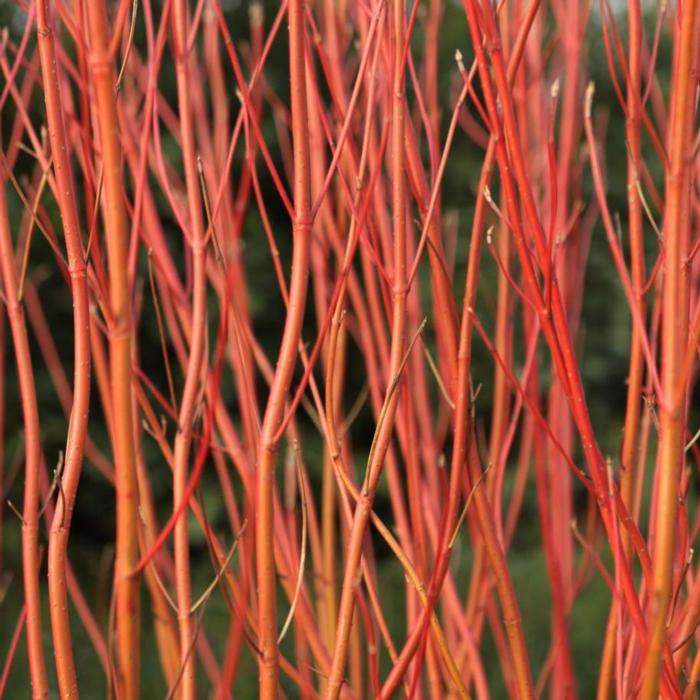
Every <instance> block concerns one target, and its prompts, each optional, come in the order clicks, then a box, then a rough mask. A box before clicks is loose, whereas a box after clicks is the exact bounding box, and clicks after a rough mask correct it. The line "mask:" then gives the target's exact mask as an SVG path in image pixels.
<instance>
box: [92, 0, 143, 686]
mask: <svg viewBox="0 0 700 700" xmlns="http://www.w3.org/2000/svg"><path fill="white" fill-rule="evenodd" d="M87 8H88V12H87V15H88V27H89V33H90V64H91V68H92V77H93V80H94V84H95V100H96V104H95V120H96V123H97V128H98V129H99V140H100V144H101V147H102V172H103V212H104V225H105V233H106V241H107V260H108V268H109V297H110V318H109V325H108V330H109V361H110V384H111V386H110V389H111V392H112V400H111V404H112V411H113V413H112V415H113V451H114V466H115V475H116V498H117V533H116V562H115V572H114V578H115V582H114V585H115V599H116V603H115V615H116V630H117V650H118V655H119V658H118V678H117V682H118V688H117V692H118V694H119V697H123V698H128V699H131V698H138V697H139V661H140V645H139V636H140V634H139V627H140V622H139V620H140V605H139V577H138V575H136V574H134V573H133V570H134V568H135V566H136V563H137V560H138V520H137V518H138V482H137V474H136V450H135V445H134V432H133V430H134V421H133V388H132V368H131V359H132V358H131V344H132V341H131V334H132V318H131V299H130V294H129V285H128V275H127V245H128V226H127V220H126V212H125V210H124V190H123V184H122V156H121V147H120V143H119V122H118V118H117V106H116V97H115V93H116V89H115V84H116V77H115V73H114V66H113V65H112V59H111V56H110V53H109V38H108V37H109V34H108V27H107V9H106V6H105V2H104V1H102V2H98V1H97V0H95V1H94V2H89V3H87Z"/></svg>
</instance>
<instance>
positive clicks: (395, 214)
mask: <svg viewBox="0 0 700 700" xmlns="http://www.w3.org/2000/svg"><path fill="white" fill-rule="evenodd" d="M392 9H393V12H392V17H393V62H392V70H393V75H392V92H391V97H392V102H391V139H392V140H391V178H392V198H391V201H392V224H393V234H394V235H393V239H394V250H393V254H394V259H393V263H394V269H393V309H392V312H393V317H392V325H391V351H390V359H389V386H388V388H387V394H386V398H385V402H384V406H383V407H382V413H381V414H380V418H379V422H378V425H377V432H376V433H375V436H374V444H373V446H372V449H371V450H370V457H369V461H368V464H367V472H366V475H365V480H364V484H363V487H362V491H361V494H360V499H359V501H358V503H357V507H356V510H355V515H354V518H353V522H352V529H351V531H350V539H349V543H348V551H347V556H346V562H345V572H344V575H343V587H342V592H341V598H340V605H339V612H338V624H337V631H336V641H335V648H334V650H333V662H332V665H331V671H330V676H329V679H328V692H327V697H328V698H329V700H330V699H333V700H335V699H336V698H337V697H338V696H339V694H340V688H341V686H342V683H343V674H344V671H345V664H346V659H347V652H348V639H349V636H350V629H351V625H352V618H353V611H354V603H355V591H354V587H355V581H356V576H357V569H358V566H359V565H360V559H361V556H362V546H363V542H364V535H365V529H366V527H367V523H368V521H369V517H370V514H371V512H372V504H373V501H374V495H375V491H376V487H377V482H378V481H379V477H380V475H381V471H382V466H383V464H384V458H385V455H386V453H387V450H388V448H389V443H390V442H391V437H392V434H393V430H394V418H395V415H396V409H397V407H398V403H399V396H400V389H399V387H400V370H401V366H402V363H403V361H404V357H403V355H404V347H405V335H406V277H407V271H406V184H405V151H404V148H405V147H404V139H405V123H404V120H405V115H406V104H405V95H404V62H403V52H404V43H405V38H404V37H405V29H404V24H405V6H404V2H403V0H394V1H393V3H392Z"/></svg>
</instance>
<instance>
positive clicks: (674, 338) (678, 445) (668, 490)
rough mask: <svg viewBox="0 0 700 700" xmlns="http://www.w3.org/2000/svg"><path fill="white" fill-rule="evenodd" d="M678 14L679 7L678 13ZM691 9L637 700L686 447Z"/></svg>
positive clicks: (653, 683) (668, 227) (655, 652)
mask: <svg viewBox="0 0 700 700" xmlns="http://www.w3.org/2000/svg"><path fill="white" fill-rule="evenodd" d="M678 9H679V12H681V6H680V5H679V7H678ZM699 14H700V13H699V12H698V3H697V2H696V0H685V2H683V5H682V13H681V16H680V17H679V18H678V19H679V21H678V23H677V27H678V29H677V31H678V32H679V36H678V43H677V53H676V55H675V56H674V64H675V66H674V67H675V71H674V74H673V79H672V80H673V82H672V86H671V98H670V102H671V104H670V122H669V129H670V131H669V156H670V158H669V160H670V163H669V170H668V172H667V174H666V209H665V216H664V225H663V240H664V249H665V257H664V260H665V272H664V280H663V302H662V303H663V318H662V333H661V353H662V355H661V383H662V390H663V395H664V396H663V398H664V401H663V405H662V406H661V415H660V421H661V434H660V437H659V467H658V477H657V478H658V487H657V488H658V491H657V501H656V518H655V523H654V580H653V589H652V591H651V598H650V605H651V615H652V617H651V625H650V634H649V643H648V646H647V649H646V658H645V661H644V669H643V678H644V679H643V684H642V690H641V694H640V698H641V699H642V700H652V699H653V698H655V697H656V696H657V693H658V685H659V674H660V666H661V650H662V648H663V646H664V643H665V641H666V635H667V624H668V613H669V606H670V603H671V594H672V586H673V555H674V548H675V542H676V537H675V535H676V531H677V528H678V523H677V522H676V513H677V510H678V493H679V480H680V475H681V469H682V465H683V462H684V443H685V420H684V416H685V397H686V387H685V384H683V385H681V386H679V385H678V379H679V376H680V374H681V372H682V365H683V357H684V354H685V347H686V343H687V337H688V294H689V274H688V272H689V271H688V267H687V262H686V261H687V257H688V252H689V235H690V167H691V159H692V151H691V145H692V138H693V124H694V119H693V116H694V112H695V90H696V82H697V75H695V74H694V72H693V70H692V68H693V66H694V62H695V59H694V57H695V54H696V53H697V51H698V49H700V46H699V45H698V36H697V23H698V15H699Z"/></svg>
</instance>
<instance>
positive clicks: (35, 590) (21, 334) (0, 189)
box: [0, 153, 49, 700]
mask: <svg viewBox="0 0 700 700" xmlns="http://www.w3.org/2000/svg"><path fill="white" fill-rule="evenodd" d="M1 155H2V159H3V164H2V171H0V267H1V271H2V281H3V287H4V290H5V303H6V305H7V315H8V318H9V321H10V331H11V333H12V342H13V343H14V346H15V362H16V364H17V377H18V380H19V391H20V399H21V401H22V416H23V419H24V504H23V507H22V575H23V579H24V602H25V605H26V609H27V656H28V658H29V677H30V681H31V687H32V698H34V699H35V700H39V699H40V698H42V699H43V698H48V697H49V687H48V683H47V679H46V662H45V661H44V645H43V635H42V628H41V592H40V587H39V562H40V558H39V468H40V465H41V433H40V428H39V407H38V405H37V400H36V387H35V382H34V369H33V367H32V358H31V355H30V353H29V340H28V337H27V326H26V322H25V320H24V311H23V309H22V305H21V304H20V301H19V299H18V295H17V288H18V279H19V276H18V274H17V270H16V269H15V256H14V250H13V247H12V238H11V236H10V219H9V213H8V210H7V199H6V197H5V183H6V177H5V163H6V161H5V154H4V153H2V154H1Z"/></svg>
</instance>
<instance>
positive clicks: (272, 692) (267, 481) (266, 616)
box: [256, 0, 311, 700]
mask: <svg viewBox="0 0 700 700" xmlns="http://www.w3.org/2000/svg"><path fill="white" fill-rule="evenodd" d="M287 13H288V23H289V73H290V91H291V114H292V140H293V152H294V221H293V237H294V250H293V253H292V276H291V283H290V287H289V305H288V309H287V318H286V320H285V324H284V332H283V335H282V342H281V344H280V350H279V354H278V357H277V371H276V372H275V376H274V379H273V382H272V386H271V387H270V394H269V396H268V400H267V407H266V409H265V415H264V417H263V423H262V428H261V434H260V441H259V444H258V455H257V460H258V463H257V471H258V474H257V477H258V485H257V497H258V503H257V512H256V515H257V528H258V531H257V537H258V539H257V574H258V619H259V635H260V639H259V646H260V652H261V659H260V698H261V699H262V700H272V699H273V698H276V697H277V685H278V675H279V652H278V648H277V612H276V607H277V606H276V595H275V586H276V580H275V558H274V491H275V462H276V457H277V451H278V449H279V440H278V439H277V438H276V433H277V429H278V428H279V425H280V423H281V421H282V418H283V417H284V407H285V397H286V394H287V392H288V391H289V385H290V382H291V379H292V373H293V371H294V364H295V360H296V354H297V347H298V345H299V340H300V338H301V326H302V322H303V320H304V310H305V306H306V293H307V286H308V275H309V247H310V246H309V244H310V239H311V180H310V164H309V161H310V156H309V125H308V117H307V103H306V75H305V66H304V61H305V52H306V48H305V47H306V34H305V30H304V17H305V13H306V2H305V0H290V2H289V7H288V10H287Z"/></svg>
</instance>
